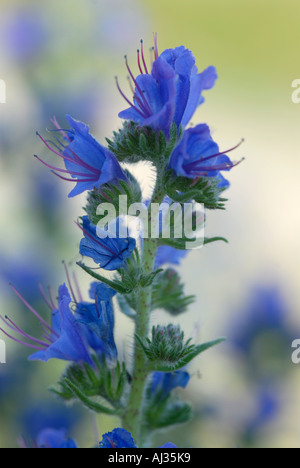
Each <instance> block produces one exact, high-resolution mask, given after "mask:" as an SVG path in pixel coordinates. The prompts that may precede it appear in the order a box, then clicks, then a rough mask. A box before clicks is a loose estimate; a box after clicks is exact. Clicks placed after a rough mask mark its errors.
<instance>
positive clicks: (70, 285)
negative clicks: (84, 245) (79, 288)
mask: <svg viewBox="0 0 300 468" xmlns="http://www.w3.org/2000/svg"><path fill="white" fill-rule="evenodd" d="M62 263H63V266H64V269H65V272H66V276H67V281H68V286H69V289H70V291H71V295H72V297H73V300H74V302H75V303H76V304H78V301H77V299H76V296H75V294H74V290H73V288H72V283H71V280H70V275H69V270H68V267H67V265H66V263H65V261H63V262H62Z"/></svg>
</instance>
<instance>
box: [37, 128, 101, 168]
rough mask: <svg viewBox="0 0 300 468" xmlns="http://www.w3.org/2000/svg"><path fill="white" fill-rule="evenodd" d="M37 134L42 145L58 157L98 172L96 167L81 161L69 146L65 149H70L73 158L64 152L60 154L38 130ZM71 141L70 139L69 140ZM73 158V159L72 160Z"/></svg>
mask: <svg viewBox="0 0 300 468" xmlns="http://www.w3.org/2000/svg"><path fill="white" fill-rule="evenodd" d="M36 134H37V136H38V137H39V138H40V139H41V140H42V142H43V143H44V145H45V146H46V147H47V148H48V149H49V150H50V151H52V153H54V154H56V155H57V156H59V157H60V158H62V159H64V160H66V161H69V162H71V163H73V164H74V163H75V164H78V165H79V166H82V167H83V168H85V169H87V170H88V171H90V172H94V173H95V174H99V172H100V171H99V170H98V169H95V168H94V167H92V166H90V165H89V164H87V163H86V162H84V161H82V159H80V158H79V156H78V155H77V154H76V153H74V151H72V150H71V149H70V148H67V149H66V150H65V151H70V152H71V154H73V156H74V158H72V156H69V157H68V156H66V155H64V154H61V153H59V152H57V151H55V150H54V149H53V148H52V147H51V146H50V145H49V143H48V142H47V141H46V140H45V139H44V138H43V137H42V136H41V135H40V134H39V132H36ZM69 141H70V142H71V140H69ZM74 159H75V160H74Z"/></svg>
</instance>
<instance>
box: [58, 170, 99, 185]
mask: <svg viewBox="0 0 300 468" xmlns="http://www.w3.org/2000/svg"><path fill="white" fill-rule="evenodd" d="M51 172H52V174H54V175H56V176H57V177H59V178H60V179H62V180H66V181H67V182H95V180H96V179H94V178H89V179H68V178H67V177H63V176H61V175H60V174H57V172H55V171H51Z"/></svg>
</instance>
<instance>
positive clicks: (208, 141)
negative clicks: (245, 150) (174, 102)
mask: <svg viewBox="0 0 300 468" xmlns="http://www.w3.org/2000/svg"><path fill="white" fill-rule="evenodd" d="M238 146H239V145H237V146H235V147H234V148H231V149H230V150H228V151H227V153H228V152H229V151H232V150H234V149H235V148H237V147H238ZM235 165H236V163H232V162H231V161H230V159H229V157H228V156H226V155H225V154H224V152H220V151H219V147H218V145H217V143H215V142H214V141H213V139H212V137H211V134H210V130H209V127H208V126H207V125H206V124H200V125H197V126H196V127H192V128H189V129H188V130H186V131H185V132H184V133H183V137H182V139H181V141H180V143H179V144H178V146H177V147H176V148H175V149H174V151H173V152H172V154H171V157H170V162H169V168H170V169H172V170H173V171H174V172H175V173H176V175H177V176H180V177H188V178H192V179H196V178H198V177H215V178H217V180H218V181H219V183H218V186H219V187H224V188H227V187H228V186H229V182H228V181H227V180H225V179H224V178H223V176H222V175H221V174H220V171H228V170H230V169H231V168H232V167H234V166H235Z"/></svg>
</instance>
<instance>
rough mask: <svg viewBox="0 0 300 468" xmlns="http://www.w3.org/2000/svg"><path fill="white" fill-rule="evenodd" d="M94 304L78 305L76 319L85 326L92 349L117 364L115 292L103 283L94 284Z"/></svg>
mask: <svg viewBox="0 0 300 468" xmlns="http://www.w3.org/2000/svg"><path fill="white" fill-rule="evenodd" d="M91 289H92V291H93V293H94V295H93V297H92V298H93V299H94V301H95V302H94V303H88V302H81V303H79V304H77V307H76V313H75V317H76V319H77V321H78V323H81V324H83V325H84V327H83V333H84V334H85V336H86V338H87V341H88V343H89V345H90V347H91V348H92V349H94V350H95V351H97V352H98V353H100V354H103V355H104V356H105V357H106V358H107V359H108V361H110V362H115V361H116V359H117V355H118V352H117V348H116V344H115V340H114V311H113V305H112V298H113V297H114V296H115V294H116V291H114V290H113V289H112V288H110V287H109V286H106V285H105V284H102V283H94V285H93V287H92V288H91Z"/></svg>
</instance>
